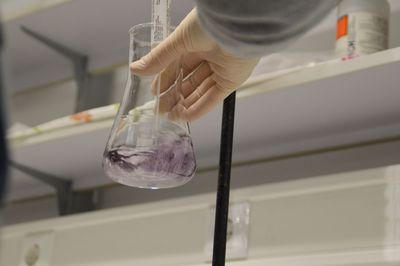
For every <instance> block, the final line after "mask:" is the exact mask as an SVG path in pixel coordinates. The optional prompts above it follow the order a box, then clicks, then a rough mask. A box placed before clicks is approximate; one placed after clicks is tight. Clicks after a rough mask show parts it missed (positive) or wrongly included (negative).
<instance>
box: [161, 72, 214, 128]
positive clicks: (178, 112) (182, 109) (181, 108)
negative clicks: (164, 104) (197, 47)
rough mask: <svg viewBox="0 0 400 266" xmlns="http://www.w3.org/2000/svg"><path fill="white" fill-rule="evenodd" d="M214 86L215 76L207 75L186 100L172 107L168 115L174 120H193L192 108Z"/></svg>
mask: <svg viewBox="0 0 400 266" xmlns="http://www.w3.org/2000/svg"><path fill="white" fill-rule="evenodd" d="M214 87H215V81H214V80H213V78H212V77H211V76H209V77H207V78H206V79H205V80H204V81H203V82H202V83H201V85H200V86H198V87H197V88H196V89H195V90H194V91H193V92H192V93H191V94H190V95H189V96H188V97H187V98H186V99H185V100H184V101H181V102H179V103H178V104H176V105H175V106H174V107H173V108H172V111H171V112H170V113H169V116H168V117H169V118H170V119H172V120H178V119H181V120H185V121H192V120H193V118H192V114H191V112H192V111H191V108H193V106H194V105H195V104H196V103H197V102H198V101H200V100H201V99H202V98H203V97H204V96H205V95H207V93H208V92H209V90H211V89H212V88H214Z"/></svg>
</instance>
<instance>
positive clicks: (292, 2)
mask: <svg viewBox="0 0 400 266" xmlns="http://www.w3.org/2000/svg"><path fill="white" fill-rule="evenodd" d="M196 1H197V12H198V16H199V19H200V23H201V24H202V26H203V28H204V29H205V30H206V31H207V32H208V33H209V34H210V35H211V36H212V37H213V38H214V39H215V41H216V42H217V43H218V44H219V45H220V46H222V47H223V48H225V49H226V50H228V51H230V52H232V53H234V54H236V55H239V56H245V57H254V56H262V55H264V54H269V53H272V52H275V51H277V50H281V49H282V48H284V47H285V46H286V45H288V44H289V43H290V41H291V40H294V39H295V38H296V37H298V36H299V35H300V34H301V33H304V32H305V31H307V30H308V29H310V28H311V27H313V26H315V25H316V24H317V23H318V22H319V21H320V20H321V19H322V18H323V17H324V16H325V15H326V14H327V13H328V12H329V11H330V10H331V9H332V8H334V7H335V6H336V5H337V4H338V2H339V1H338V0H196Z"/></svg>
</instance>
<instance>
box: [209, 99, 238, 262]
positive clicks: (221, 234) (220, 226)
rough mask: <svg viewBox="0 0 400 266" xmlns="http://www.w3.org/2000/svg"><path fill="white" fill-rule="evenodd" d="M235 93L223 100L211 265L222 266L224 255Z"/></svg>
mask: <svg viewBox="0 0 400 266" xmlns="http://www.w3.org/2000/svg"><path fill="white" fill-rule="evenodd" d="M235 100H236V93H235V92H233V93H232V94H231V95H229V96H228V98H226V99H225V101H224V107H223V113H222V127H221V145H220V155H219V174H218V190H217V203H216V208H215V227H214V245H213V259H212V265H213V266H224V265H225V256H226V234H227V224H228V211H229V190H230V179H231V164H232V143H233V129H234V122H235Z"/></svg>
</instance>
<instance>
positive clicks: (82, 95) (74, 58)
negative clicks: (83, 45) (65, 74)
mask: <svg viewBox="0 0 400 266" xmlns="http://www.w3.org/2000/svg"><path fill="white" fill-rule="evenodd" d="M21 30H22V31H23V32H25V33H26V34H28V35H29V36H31V37H32V38H34V39H36V40H37V41H39V42H40V43H42V44H44V45H46V46H47V47H49V48H51V49H53V50H54V51H56V52H58V53H59V54H60V55H62V56H64V57H65V58H67V59H68V60H70V61H71V63H72V65H73V69H74V77H75V81H76V84H77V87H78V93H77V98H76V103H75V112H81V111H84V110H86V109H89V108H92V107H97V106H98V104H97V100H96V98H95V96H93V95H96V94H93V93H90V89H91V87H90V84H89V83H90V75H89V73H88V71H87V66H88V62H89V57H88V56H87V55H85V54H82V53H79V52H77V51H74V50H73V49H71V48H69V47H66V46H64V45H63V44H61V43H59V42H56V41H54V40H52V39H50V38H48V37H46V36H44V35H42V34H40V33H38V32H36V31H34V30H32V29H30V28H28V27H26V26H21Z"/></svg>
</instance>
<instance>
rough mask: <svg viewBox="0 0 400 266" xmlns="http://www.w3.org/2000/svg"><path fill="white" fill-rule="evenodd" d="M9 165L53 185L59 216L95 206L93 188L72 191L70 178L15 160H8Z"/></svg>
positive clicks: (89, 209) (88, 209)
mask: <svg viewBox="0 0 400 266" xmlns="http://www.w3.org/2000/svg"><path fill="white" fill-rule="evenodd" d="M10 166H11V167H13V168H15V169H17V170H19V171H21V172H23V173H25V174H27V175H29V176H31V177H32V178H34V179H36V180H38V181H40V182H42V183H45V184H47V185H49V186H51V187H53V188H54V189H55V190H56V192H57V201H58V213H59V215H60V216H64V215H68V214H73V213H79V212H84V211H91V210H94V209H95V208H96V199H95V191H93V190H90V191H83V192H74V191H73V183H72V181H71V180H68V179H65V178H61V177H57V176H55V175H52V174H48V173H45V172H42V171H39V170H37V169H34V168H31V167H29V166H25V165H22V164H19V163H17V162H15V161H10Z"/></svg>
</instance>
